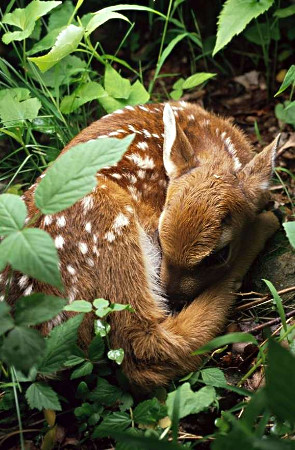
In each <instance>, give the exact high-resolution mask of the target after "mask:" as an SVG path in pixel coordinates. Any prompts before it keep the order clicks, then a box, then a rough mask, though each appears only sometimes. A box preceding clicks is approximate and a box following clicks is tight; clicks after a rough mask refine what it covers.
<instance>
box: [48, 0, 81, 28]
mask: <svg viewBox="0 0 295 450" xmlns="http://www.w3.org/2000/svg"><path fill="white" fill-rule="evenodd" d="M74 9H75V8H74V6H73V3H72V2H71V1H63V2H61V5H59V6H58V7H57V8H55V9H54V10H53V11H52V12H51V13H50V16H49V20H48V31H52V30H54V29H56V28H60V27H63V26H65V25H67V24H68V22H69V19H70V18H71V16H72V14H73V12H74Z"/></svg>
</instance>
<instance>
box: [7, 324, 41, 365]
mask: <svg viewBox="0 0 295 450" xmlns="http://www.w3.org/2000/svg"><path fill="white" fill-rule="evenodd" d="M44 348H45V340H44V338H43V337H42V336H41V335H40V334H39V333H38V331H36V330H32V329H31V328H25V327H20V326H17V327H15V328H13V330H11V331H10V332H9V333H8V335H7V337H5V338H4V340H3V345H2V348H1V358H2V359H3V360H4V361H5V362H6V363H7V364H9V365H10V366H14V367H15V368H16V369H18V370H22V371H25V372H26V371H28V370H29V369H30V368H31V367H32V366H33V365H34V364H36V363H37V362H38V361H39V360H40V358H41V356H42V353H43V351H44Z"/></svg>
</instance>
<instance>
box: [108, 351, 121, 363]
mask: <svg viewBox="0 0 295 450" xmlns="http://www.w3.org/2000/svg"><path fill="white" fill-rule="evenodd" d="M108 358H109V359H111V360H112V361H116V363H117V364H119V365H120V364H122V362H123V359H124V350H123V349H122V348H117V349H116V350H110V351H109V352H108Z"/></svg>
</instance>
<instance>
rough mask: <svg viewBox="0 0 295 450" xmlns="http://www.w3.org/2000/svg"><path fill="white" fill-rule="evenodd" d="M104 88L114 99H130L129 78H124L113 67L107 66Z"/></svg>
mask: <svg viewBox="0 0 295 450" xmlns="http://www.w3.org/2000/svg"><path fill="white" fill-rule="evenodd" d="M104 87H105V90H106V91H107V93H108V95H110V96H111V97H114V98H123V99H125V100H127V99H128V97H129V95H130V91H131V84H130V81H129V80H128V79H127V78H123V77H122V76H121V75H120V74H119V73H118V72H117V71H116V70H115V69H113V67H112V66H110V65H109V64H108V65H107V66H106V69H105V75H104Z"/></svg>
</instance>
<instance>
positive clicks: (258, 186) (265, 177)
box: [238, 134, 280, 207]
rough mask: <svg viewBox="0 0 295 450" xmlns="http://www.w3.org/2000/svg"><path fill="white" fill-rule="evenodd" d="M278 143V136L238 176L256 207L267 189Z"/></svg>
mask: <svg viewBox="0 0 295 450" xmlns="http://www.w3.org/2000/svg"><path fill="white" fill-rule="evenodd" d="M279 141H280V134H278V136H277V137H276V138H275V139H274V140H273V142H272V143H271V144H269V145H268V146H267V147H265V148H264V149H263V150H262V152H260V153H258V154H257V155H256V156H254V158H253V159H251V161H250V162H249V163H248V164H247V165H246V166H245V167H244V168H243V169H242V170H241V172H240V173H239V175H238V176H239V178H240V180H241V181H242V182H243V184H244V186H245V191H246V195H248V196H249V198H250V200H251V201H252V203H254V204H255V205H256V206H257V207H260V202H261V197H262V196H263V194H264V193H265V192H266V191H267V189H268V187H269V183H270V179H271V176H272V173H273V170H274V163H275V158H276V152H277V149H278V146H279Z"/></svg>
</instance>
